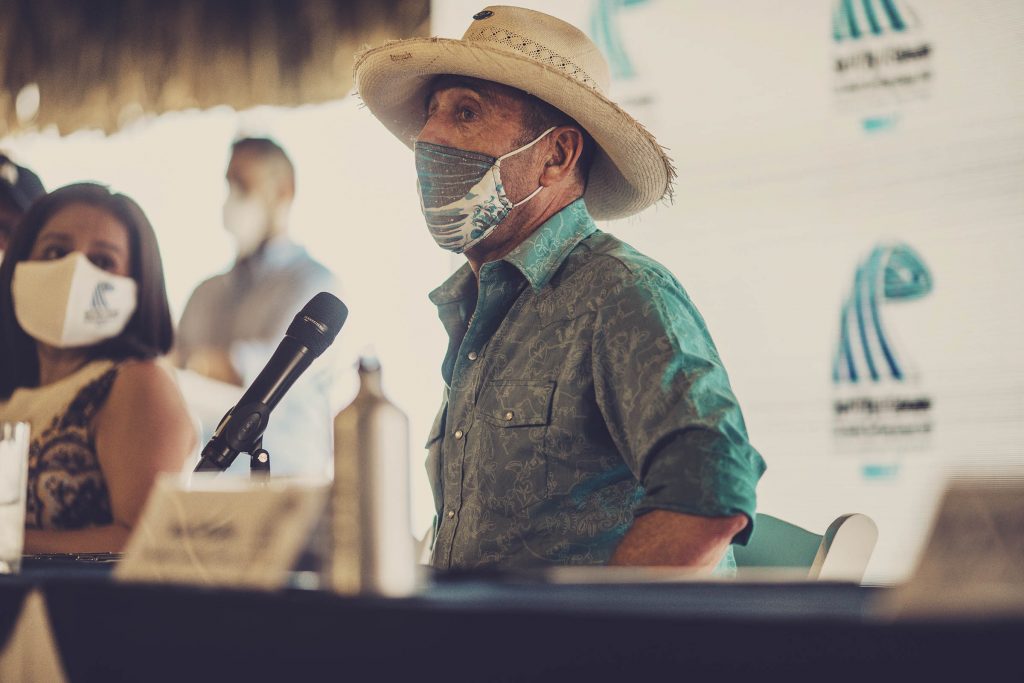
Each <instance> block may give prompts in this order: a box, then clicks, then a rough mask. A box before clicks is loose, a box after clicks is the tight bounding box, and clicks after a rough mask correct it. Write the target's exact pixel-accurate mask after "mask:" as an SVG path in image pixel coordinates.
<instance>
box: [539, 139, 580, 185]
mask: <svg viewBox="0 0 1024 683" xmlns="http://www.w3.org/2000/svg"><path fill="white" fill-rule="evenodd" d="M550 135H551V145H550V152H549V153H548V157H547V160H546V161H545V162H544V170H543V172H542V173H541V176H540V184H541V185H543V186H544V187H549V186H551V185H557V184H559V183H561V182H563V181H564V180H566V179H567V178H571V177H572V176H573V173H574V171H575V170H576V164H577V163H579V160H580V154H582V153H583V131H581V130H580V129H579V128H577V127H575V126H559V127H558V128H555V129H554V130H553V131H551V133H550Z"/></svg>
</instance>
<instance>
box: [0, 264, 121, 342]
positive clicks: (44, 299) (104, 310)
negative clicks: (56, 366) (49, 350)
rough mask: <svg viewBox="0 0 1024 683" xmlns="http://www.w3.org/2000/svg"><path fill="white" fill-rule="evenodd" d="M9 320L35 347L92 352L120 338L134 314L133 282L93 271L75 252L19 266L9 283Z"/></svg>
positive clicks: (93, 267)
mask: <svg viewBox="0 0 1024 683" xmlns="http://www.w3.org/2000/svg"><path fill="white" fill-rule="evenodd" d="M11 295H12V298H13V300H14V316H15V318H16V319H17V321H18V324H19V325H21V327H22V329H23V330H25V332H26V333H27V334H28V335H29V336H31V337H32V338H34V339H36V340H37V341H40V342H43V343H44V344H48V345H50V346H54V347H56V348H76V347H82V346H91V345H93V344H97V343H99V342H101V341H105V340H107V339H112V338H114V337H116V336H117V335H119V334H121V332H122V331H123V330H124V328H125V327H126V326H127V325H128V321H129V320H131V317H132V314H133V313H135V307H136V305H137V285H136V283H135V280H133V279H132V278H130V277H124V276H122V275H114V274H112V273H108V272H107V271H105V270H103V269H101V268H97V267H96V266H95V265H93V263H92V262H90V261H89V259H88V258H86V256H85V254H83V253H82V252H80V251H75V252H72V253H70V254H68V255H67V256H65V257H63V258H60V259H56V260H53V261H22V262H21V263H19V264H18V265H17V266H15V268H14V279H13V281H12V283H11Z"/></svg>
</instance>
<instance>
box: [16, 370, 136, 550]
mask: <svg viewBox="0 0 1024 683" xmlns="http://www.w3.org/2000/svg"><path fill="white" fill-rule="evenodd" d="M119 369H120V365H118V364H115V363H113V362H112V361H109V360H97V361H93V362H91V363H88V364H87V365H85V366H83V367H82V368H81V369H79V370H78V371H76V372H75V373H73V374H71V375H69V376H68V377H65V378H64V379H62V380H59V381H57V382H53V383H51V384H48V385H46V386H42V387H34V388H25V389H18V390H17V391H15V392H14V393H13V394H12V395H11V398H10V400H8V401H6V402H0V420H17V421H21V422H28V423H29V424H31V425H32V440H31V445H30V446H29V459H28V499H27V507H26V514H25V526H26V528H29V529H55V530H66V529H81V528H84V527H89V526H96V525H103V524H110V523H111V522H112V521H113V515H112V513H111V509H110V494H109V492H108V490H107V483H106V480H105V479H104V477H103V471H102V470H101V469H100V463H99V459H98V458H97V456H96V440H95V430H94V425H93V421H94V418H95V416H96V414H97V413H98V412H99V411H100V409H101V408H102V407H103V405H104V404H105V403H106V400H107V397H108V396H109V395H110V389H111V387H112V386H113V384H114V380H115V379H116V378H117V372H118V370H119Z"/></svg>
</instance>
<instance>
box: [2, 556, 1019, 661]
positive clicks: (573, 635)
mask: <svg viewBox="0 0 1024 683" xmlns="http://www.w3.org/2000/svg"><path fill="white" fill-rule="evenodd" d="M33 588H38V589H39V590H40V591H41V592H42V594H43V595H44V596H45V599H46V606H47V612H48V614H49V618H50V621H51V624H52V626H53V632H54V635H55V638H56V642H57V649H58V650H59V652H60V656H61V658H62V660H63V665H64V668H65V671H66V672H67V674H68V676H69V678H70V679H71V680H72V681H79V680H82V681H89V680H103V681H115V680H117V681H119V680H140V681H141V680H145V681H196V680H306V679H321V678H327V677H329V678H330V679H332V680H342V679H345V680H353V681H363V680H381V681H386V680H445V681H520V680H528V681H535V680H562V681H577V680H579V681H583V680H619V681H643V680H658V681H660V680H680V681H682V680H716V679H722V680H728V679H733V680H735V679H739V678H740V677H743V678H744V679H747V680H784V679H782V678H781V677H783V676H785V677H786V678H788V679H796V680H822V681H834V680H895V679H897V678H905V679H906V680H908V681H909V680H950V679H958V678H959V679H961V680H979V676H982V675H984V676H986V677H987V680H1024V663H1022V657H1021V653H1020V648H1021V643H1024V618H1001V619H945V620H931V621H920V620H917V621H892V620H888V619H883V618H880V617H877V616H873V605H874V604H875V603H876V601H877V600H878V599H879V597H881V596H882V595H883V594H884V592H885V590H886V589H880V588H861V587H856V586H851V585H836V584H778V585H753V584H729V583H671V584H665V583H657V584H644V585H550V584H544V583H540V582H537V581H534V580H531V579H530V578H528V577H526V578H523V577H510V576H491V577H479V576H477V577H474V576H462V577H450V578H446V579H441V580H436V581H434V582H432V583H431V585H430V586H429V587H428V588H426V589H425V590H424V591H423V593H422V594H421V595H419V596H417V597H413V598H406V599H397V600H396V599H380V598H363V597H359V598H349V597H340V596H336V595H333V594H330V593H326V592H321V591H314V590H297V589H291V590H284V591H279V592H275V593H255V592H247V591H234V590H214V589H208V588H198V587H182V586H159V585H144V584H124V583H117V582H115V581H113V580H112V578H111V577H110V575H109V572H107V571H98V570H88V571H78V570H70V569H65V568H60V567H44V568H40V569H29V570H27V571H26V572H24V573H23V574H22V575H21V576H17V577H0V638H3V640H4V642H6V639H7V638H8V637H9V634H10V632H11V630H12V628H13V624H14V622H15V620H16V618H17V615H18V612H19V609H20V605H21V603H22V601H23V600H24V598H25V596H26V595H27V594H28V592H29V591H30V590H32V589H33ZM723 677H725V678H723Z"/></svg>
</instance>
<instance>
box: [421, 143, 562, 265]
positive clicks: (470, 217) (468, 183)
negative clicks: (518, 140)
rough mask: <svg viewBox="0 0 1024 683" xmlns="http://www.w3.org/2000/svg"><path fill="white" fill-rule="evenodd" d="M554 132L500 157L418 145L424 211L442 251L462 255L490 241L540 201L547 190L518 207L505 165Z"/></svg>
mask: <svg viewBox="0 0 1024 683" xmlns="http://www.w3.org/2000/svg"><path fill="white" fill-rule="evenodd" d="M554 129H555V128H554V127H551V128H548V129H547V130H546V131H544V132H543V133H541V134H540V135H539V136H538V137H537V138H536V139H534V140H533V142H529V143H527V144H525V145H523V146H522V147H520V148H518V149H514V150H512V151H511V152H509V153H508V154H503V155H502V156H500V157H497V158H495V157H492V156H488V155H486V154H480V153H479V152H469V151H466V150H463V149H456V148H455V147H445V146H444V145H435V144H433V143H430V142H417V143H416V147H415V154H416V175H417V181H416V184H417V186H418V188H419V193H420V209H422V211H423V216H424V218H426V219H427V228H429V229H430V234H431V235H433V236H434V241H435V242H437V245H438V246H439V247H441V248H442V249H447V250H449V251H454V252H455V253H456V254H461V253H462V252H464V251H466V250H467V249H469V248H470V247H472V246H473V245H474V244H476V243H477V242H479V241H480V240H482V239H484V238H485V237H487V235H489V234H490V233H491V231H492V230H494V228H495V227H496V226H497V225H498V223H500V222H501V221H502V220H504V218H505V216H507V215H508V212H509V211H511V210H512V209H514V208H515V207H517V206H522V205H523V204H525V203H526V202H528V201H530V200H531V199H533V198H534V197H536V196H537V193H538V192H540V191H541V189H542V186H538V187H537V189H536V190H534V191H533V192H531V193H530V194H529V195H527V196H526V197H525V198H523V199H522V200H520V201H518V202H516V203H513V202H512V200H510V199H509V198H508V196H507V195H506V194H505V185H504V183H502V181H501V162H502V161H503V160H505V159H508V158H509V157H510V156H513V155H515V154H519V153H520V152H522V151H524V150H527V149H529V148H530V147H532V146H534V145H535V144H537V143H538V142H540V141H541V140H542V139H543V138H544V136H545V135H547V134H548V133H550V132H551V131H553V130H554Z"/></svg>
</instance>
